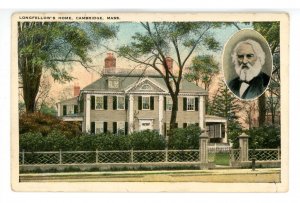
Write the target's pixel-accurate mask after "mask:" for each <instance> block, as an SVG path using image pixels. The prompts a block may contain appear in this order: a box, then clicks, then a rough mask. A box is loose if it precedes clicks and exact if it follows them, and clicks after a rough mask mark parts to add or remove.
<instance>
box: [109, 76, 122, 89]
mask: <svg viewBox="0 0 300 203" xmlns="http://www.w3.org/2000/svg"><path fill="white" fill-rule="evenodd" d="M108 88H112V89H116V88H119V80H118V78H116V77H111V78H108Z"/></svg>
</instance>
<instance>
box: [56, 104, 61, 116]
mask: <svg viewBox="0 0 300 203" xmlns="http://www.w3.org/2000/svg"><path fill="white" fill-rule="evenodd" d="M60 105H61V104H60V103H58V104H57V116H58V117H59V116H60Z"/></svg>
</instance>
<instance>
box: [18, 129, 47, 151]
mask: <svg viewBox="0 0 300 203" xmlns="http://www.w3.org/2000/svg"><path fill="white" fill-rule="evenodd" d="M19 143H20V150H25V151H31V152H34V151H42V150H44V149H45V142H44V137H43V136H42V134H41V133H32V132H28V133H25V134H22V135H20V140H19Z"/></svg>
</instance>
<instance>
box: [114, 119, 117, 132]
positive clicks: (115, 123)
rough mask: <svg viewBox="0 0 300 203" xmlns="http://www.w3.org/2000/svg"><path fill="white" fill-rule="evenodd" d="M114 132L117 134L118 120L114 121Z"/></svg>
mask: <svg viewBox="0 0 300 203" xmlns="http://www.w3.org/2000/svg"><path fill="white" fill-rule="evenodd" d="M113 134H117V122H113Z"/></svg>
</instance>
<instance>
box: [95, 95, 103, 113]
mask: <svg viewBox="0 0 300 203" xmlns="http://www.w3.org/2000/svg"><path fill="white" fill-rule="evenodd" d="M95 109H96V110H102V109H104V100H103V96H96V108H95Z"/></svg>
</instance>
